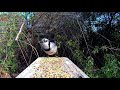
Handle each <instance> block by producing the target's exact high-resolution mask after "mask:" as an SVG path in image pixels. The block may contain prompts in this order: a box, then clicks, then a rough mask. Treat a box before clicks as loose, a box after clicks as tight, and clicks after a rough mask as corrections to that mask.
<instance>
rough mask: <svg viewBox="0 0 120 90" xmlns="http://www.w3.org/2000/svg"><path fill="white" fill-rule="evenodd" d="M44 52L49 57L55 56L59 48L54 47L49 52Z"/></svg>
mask: <svg viewBox="0 0 120 90" xmlns="http://www.w3.org/2000/svg"><path fill="white" fill-rule="evenodd" d="M44 52H45V53H46V54H48V55H54V54H56V52H57V46H54V47H52V48H50V50H49V51H45V50H44Z"/></svg>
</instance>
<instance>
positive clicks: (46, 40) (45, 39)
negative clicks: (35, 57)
mask: <svg viewBox="0 0 120 90" xmlns="http://www.w3.org/2000/svg"><path fill="white" fill-rule="evenodd" d="M40 43H49V39H47V38H43V39H42V40H41V41H40Z"/></svg>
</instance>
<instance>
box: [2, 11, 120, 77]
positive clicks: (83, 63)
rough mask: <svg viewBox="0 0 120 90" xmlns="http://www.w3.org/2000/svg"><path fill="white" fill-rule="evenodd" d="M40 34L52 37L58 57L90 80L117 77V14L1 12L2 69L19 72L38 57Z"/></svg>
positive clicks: (119, 62)
mask: <svg viewBox="0 0 120 90" xmlns="http://www.w3.org/2000/svg"><path fill="white" fill-rule="evenodd" d="M24 20H26V23H25V26H24V28H23V31H22V33H21V34H20V37H19V40H18V41H17V42H16V41H15V37H16V35H17V33H18V32H19V29H20V27H21V25H22V23H23V22H24ZM36 30H38V31H39V32H37V31H36ZM43 33H52V34H54V37H53V38H52V39H54V40H55V41H56V43H57V45H58V53H59V56H65V57H68V58H69V59H71V60H72V61H73V62H74V63H75V64H76V65H77V66H78V67H80V68H81V69H83V71H84V72H85V73H86V74H87V75H88V76H90V77H91V78H119V77H120V12H34V13H33V12H21V13H19V12H14V13H13V12H9V13H8V12H1V14H0V65H1V66H2V68H4V70H5V71H7V72H8V73H10V74H11V73H19V72H21V71H22V70H23V69H25V68H26V67H27V65H29V64H30V63H31V62H32V61H34V60H35V59H36V58H37V57H38V56H41V57H42V56H43V53H42V51H41V50H40V46H39V44H38V40H39V38H41V35H42V34H43ZM38 36H39V38H37V39H36V37H38ZM31 46H32V47H31ZM33 47H34V48H33ZM35 49H36V50H35ZM36 51H37V52H36ZM38 54H39V55H38ZM2 70H3V69H2Z"/></svg>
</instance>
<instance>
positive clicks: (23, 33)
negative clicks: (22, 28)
mask: <svg viewBox="0 0 120 90" xmlns="http://www.w3.org/2000/svg"><path fill="white" fill-rule="evenodd" d="M22 34H23V35H24V36H25V37H26V39H27V41H28V42H29V44H30V46H32V47H34V46H33V45H32V44H31V43H30V40H29V39H28V38H27V36H26V35H25V33H22ZM32 50H33V51H34V54H36V56H37V53H36V52H35V50H34V49H33V48H32Z"/></svg>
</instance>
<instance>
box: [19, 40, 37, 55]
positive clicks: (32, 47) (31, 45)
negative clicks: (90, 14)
mask: <svg viewBox="0 0 120 90" xmlns="http://www.w3.org/2000/svg"><path fill="white" fill-rule="evenodd" d="M19 41H21V40H19ZM21 42H24V43H25V44H28V45H30V46H31V47H32V48H33V49H34V50H35V51H36V53H37V57H39V54H38V52H37V50H36V48H35V47H34V46H32V45H31V44H29V43H27V42H25V41H21Z"/></svg>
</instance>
